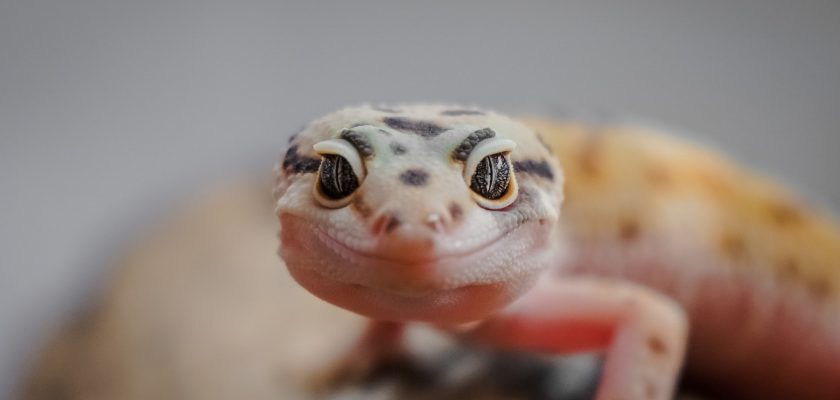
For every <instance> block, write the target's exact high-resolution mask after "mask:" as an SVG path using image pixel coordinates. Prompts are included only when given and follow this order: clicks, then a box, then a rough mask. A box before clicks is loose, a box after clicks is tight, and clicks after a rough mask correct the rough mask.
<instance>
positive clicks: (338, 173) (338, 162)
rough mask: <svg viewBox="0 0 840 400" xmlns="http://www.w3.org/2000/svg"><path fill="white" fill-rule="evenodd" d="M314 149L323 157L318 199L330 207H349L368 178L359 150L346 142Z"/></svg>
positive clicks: (326, 143)
mask: <svg viewBox="0 0 840 400" xmlns="http://www.w3.org/2000/svg"><path fill="white" fill-rule="evenodd" d="M313 148H314V149H315V151H316V152H317V153H318V154H321V165H320V167H318V180H317V181H316V182H315V188H314V195H315V199H316V200H318V202H319V203H320V204H321V205H322V206H324V207H328V208H339V207H343V206H345V205H347V204H349V203H350V200H351V199H352V198H353V194H354V193H355V192H356V189H358V188H359V186H360V185H361V182H362V180H364V178H365V169H364V164H362V159H361V157H359V153H358V151H357V150H356V149H355V148H354V147H353V146H352V145H351V144H350V143H348V142H347V141H346V140H343V139H331V140H325V141H323V142H319V143H316V144H315V145H314V146H313Z"/></svg>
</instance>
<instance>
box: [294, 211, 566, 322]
mask: <svg viewBox="0 0 840 400" xmlns="http://www.w3.org/2000/svg"><path fill="white" fill-rule="evenodd" d="M280 220H281V225H282V227H283V228H282V229H281V254H282V256H283V259H284V260H285V262H286V266H287V267H288V269H289V272H290V273H291V275H292V277H294V279H295V280H296V281H297V282H298V283H300V284H301V286H303V287H304V288H306V289H307V290H309V291H310V292H311V293H313V294H314V295H316V296H318V297H320V298H321V299H323V300H325V301H328V302H330V303H332V304H335V305H337V306H339V307H342V308H345V309H348V310H350V311H353V312H356V313H359V314H362V315H365V316H368V317H370V318H374V319H382V320H391V321H422V322H429V323H435V324H458V323H463V322H469V321H474V320H478V319H482V318H484V317H486V316H487V315H489V314H491V313H493V312H494V311H497V310H499V309H501V308H503V307H505V306H506V305H507V304H509V303H510V302H512V301H513V300H515V299H517V298H518V297H519V296H520V295H521V294H523V293H525V292H526V291H527V290H528V289H530V288H531V287H532V286H533V284H534V283H535V282H536V280H537V278H538V276H539V275H540V273H541V272H542V271H543V270H544V269H545V268H546V267H548V266H549V263H550V261H549V260H551V258H552V257H551V252H552V249H551V248H550V246H549V244H550V243H551V240H550V238H551V236H552V235H551V232H550V228H549V226H550V225H551V224H547V223H541V222H540V221H539V220H533V221H526V222H524V223H521V224H519V225H517V226H516V227H514V228H512V229H511V230H509V231H506V232H503V233H501V234H500V235H499V236H498V237H494V238H492V240H488V241H487V242H486V243H482V244H480V245H477V246H474V247H472V248H471V249H470V250H468V251H462V252H460V253H457V254H446V255H435V254H432V255H426V256H417V257H416V259H411V260H394V259H393V257H387V256H379V254H377V253H370V252H360V251H356V250H355V249H353V248H351V247H349V246H347V245H345V244H342V243H340V242H338V241H337V240H336V239H335V238H334V237H330V236H328V235H325V234H324V231H323V230H320V229H319V228H318V227H317V226H316V225H315V224H313V223H311V222H308V221H307V220H305V219H304V218H302V217H299V216H294V215H290V214H283V215H281V217H280Z"/></svg>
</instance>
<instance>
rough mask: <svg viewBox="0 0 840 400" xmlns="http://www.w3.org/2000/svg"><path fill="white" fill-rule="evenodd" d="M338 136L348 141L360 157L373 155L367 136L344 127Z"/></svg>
mask: <svg viewBox="0 0 840 400" xmlns="http://www.w3.org/2000/svg"><path fill="white" fill-rule="evenodd" d="M340 137H341V138H342V139H344V140H346V141H348V142H350V144H352V145H353V147H355V148H356V150H357V151H358V152H359V154H361V155H362V157H365V158H368V157H371V156H373V145H371V144H370V140H368V138H367V136H365V135H363V134H361V133H359V132H356V131H353V130H350V129H345V130H343V131H342V132H341V136H340Z"/></svg>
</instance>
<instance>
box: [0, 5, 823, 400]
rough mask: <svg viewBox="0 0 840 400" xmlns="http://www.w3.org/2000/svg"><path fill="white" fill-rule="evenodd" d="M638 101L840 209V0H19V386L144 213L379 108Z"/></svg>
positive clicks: (0, 125)
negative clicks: (349, 109) (318, 120)
mask: <svg viewBox="0 0 840 400" xmlns="http://www.w3.org/2000/svg"><path fill="white" fill-rule="evenodd" d="M418 100H420V101H424V100H425V101H431V100H443V101H448V102H464V103H470V104H472V103H476V104H480V105H483V106H488V107H491V108H495V109H498V110H501V111H508V112H513V113H520V112H530V113H539V114H543V115H548V116H551V115H555V116H558V115H562V114H563V111H564V110H572V111H574V110H584V111H592V112H595V113H596V114H597V113H609V112H620V113H624V114H630V115H635V116H640V117H642V118H643V119H647V120H651V121H658V122H661V123H663V124H665V125H666V126H674V127H679V128H680V129H683V130H686V131H688V132H696V133H695V134H694V136H695V137H698V138H701V140H703V141H705V142H708V143H711V144H713V145H714V146H716V147H718V148H720V149H723V150H725V151H726V152H728V153H730V154H732V155H734V156H736V157H737V158H739V159H740V160H742V161H743V162H745V163H746V164H748V165H750V166H751V167H754V168H757V169H761V170H763V171H765V172H766V173H767V174H769V175H772V176H775V177H777V178H779V179H781V180H783V181H785V182H787V183H788V184H790V185H792V186H794V187H795V188H797V189H799V190H801V191H803V192H804V193H805V196H806V198H807V199H809V200H810V201H812V202H814V203H816V204H820V205H822V206H824V207H828V208H833V209H835V210H836V209H837V206H838V205H840V179H838V175H840V157H838V156H837V155H836V153H837V152H838V150H840V2H837V1H834V0H826V1H810V0H808V1H794V0H790V1H786V2H784V1H776V0H771V1H768V0H749V1H725V0H721V1H703V2H699V1H694V2H688V1H682V2H680V1H672V0H655V1H653V0H652V1H642V0H633V1H628V0H620V1H619V0H615V1H603V2H597V4H596V2H587V1H576V2H568V1H566V2H561V1H551V2H548V1H546V2H499V1H451V2H438V3H434V4H432V3H430V2H422V3H421V2H414V3H401V2H396V1H380V2H373V1H365V2H353V4H350V2H336V3H335V4H327V3H320V2H319V3H315V2H311V3H305V2H297V3H291V2H281V1H237V2H229V3H222V2H216V1H204V2H200V1H189V0H176V1H142V2H141V1H135V2H128V1H115V0H101V1H91V0H83V1H58V0H56V1H38V0H20V1H15V0H3V1H2V2H0V188H2V189H0V190H2V192H0V194H1V195H0V257H2V258H0V260H2V264H0V397H2V398H5V397H8V395H9V394H10V393H11V391H12V389H13V387H14V385H15V382H16V380H17V379H18V377H19V376H20V375H21V373H22V372H21V371H22V368H25V367H26V366H27V365H28V363H29V357H30V356H31V354H32V353H33V351H34V350H35V349H36V347H37V345H38V344H39V343H40V342H41V341H42V340H43V339H44V338H45V337H47V336H48V335H49V332H50V330H51V329H54V328H55V327H56V326H57V325H58V324H59V323H60V322H61V321H62V320H66V319H67V318H69V316H70V315H72V314H71V312H72V311H73V310H75V309H78V307H79V306H80V305H81V304H83V303H84V302H85V300H86V299H89V298H90V295H91V293H92V292H93V291H94V289H96V288H97V283H98V282H101V279H102V277H103V276H104V274H105V273H106V272H107V268H108V265H109V262H110V261H112V260H113V259H114V258H115V257H116V256H118V255H119V253H120V251H121V249H124V248H126V247H127V246H129V244H130V240H131V238H132V237H136V235H137V233H138V232H141V231H142V230H143V229H144V227H146V226H149V225H150V224H152V223H154V221H156V220H159V219H160V218H161V217H160V216H161V215H163V214H164V213H165V212H167V210H169V209H171V208H172V207H173V204H176V203H177V200H178V199H182V198H186V197H188V196H189V195H190V194H191V193H196V192H198V191H200V190H201V189H202V188H205V187H206V186H208V185H210V184H212V183H213V182H218V181H224V180H232V179H236V178H237V177H240V176H248V175H252V176H254V175H256V176H259V175H260V174H262V175H263V176H268V174H269V171H270V168H271V165H272V163H273V160H274V158H275V156H276V153H277V152H278V151H279V149H280V147H281V144H282V143H283V141H284V139H285V137H287V136H288V135H289V134H290V133H291V132H293V131H294V130H296V129H297V128H298V127H300V126H301V125H302V124H304V123H305V122H307V121H308V120H309V119H311V118H313V117H315V116H317V115H319V114H322V113H325V112H328V111H330V110H332V109H334V108H337V107H340V106H343V105H348V104H355V103H360V102H365V101H371V102H391V101H398V102H399V101H418Z"/></svg>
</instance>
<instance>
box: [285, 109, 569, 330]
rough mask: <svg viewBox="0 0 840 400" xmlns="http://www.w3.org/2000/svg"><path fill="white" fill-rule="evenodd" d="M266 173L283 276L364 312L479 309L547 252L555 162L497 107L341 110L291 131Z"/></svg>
mask: <svg viewBox="0 0 840 400" xmlns="http://www.w3.org/2000/svg"><path fill="white" fill-rule="evenodd" d="M276 177H277V180H276V185H275V198H276V199H277V207H276V213H277V216H278V218H279V220H280V242H281V243H280V254H281V256H282V257H283V259H284V260H285V262H286V265H287V267H288V269H289V271H290V273H291V275H292V276H293V277H294V278H295V279H296V280H297V281H298V282H299V283H300V284H301V285H302V286H304V287H305V288H306V289H308V290H309V291H310V292H312V293H313V294H315V295H316V296H319V297H321V298H322V299H324V300H326V301H328V302H331V303H333V304H336V305H338V306H341V307H344V308H346V309H349V310H351V311H354V312H357V313H360V314H363V315H366V316H369V317H372V318H377V319H384V320H397V321H402V320H415V321H425V322H432V323H441V324H453V323H460V322H467V321H472V320H477V319H480V318H483V317H485V316H487V315H488V314H490V313H492V312H494V311H496V310H498V309H500V308H502V307H504V306H505V305H507V304H508V303H510V302H512V301H513V300H515V299H516V298H518V297H519V296H520V295H521V294H522V293H524V292H525V291H527V290H528V289H529V288H530V287H531V286H532V285H533V284H534V283H535V281H536V279H537V277H538V275H539V274H540V272H542V271H543V270H544V269H545V268H546V267H548V266H549V265H550V263H551V260H552V259H553V258H554V257H553V256H554V252H555V251H556V243H557V242H556V241H554V240H552V239H553V237H554V235H555V233H556V231H557V230H556V229H555V225H556V222H557V220H558V214H559V208H560V203H561V201H562V193H563V192H562V180H563V177H562V173H561V170H560V168H559V165H558V164H557V162H556V161H555V160H554V158H553V157H552V156H551V155H550V153H549V150H548V148H547V146H545V145H544V144H543V143H542V142H541V140H540V139H539V137H538V136H537V135H536V134H535V133H534V132H532V131H531V130H530V129H529V128H528V127H526V126H524V125H522V124H520V123H518V122H516V121H514V120H512V119H510V118H507V117H505V116H502V115H499V114H496V113H492V112H487V111H480V110H477V109H473V108H469V109H461V108H452V107H445V106H437V105H414V106H400V107H396V108H381V107H367V106H364V107H354V108H348V109H344V110H340V111H338V112H335V113H333V114H330V115H327V116H326V117H323V118H321V119H319V120H316V121H314V122H313V123H311V124H310V125H309V126H308V127H306V128H305V129H304V130H303V131H302V132H301V133H299V134H298V135H295V136H294V137H293V138H292V139H291V140H290V142H289V147H288V149H287V151H286V153H285V156H284V158H283V160H282V162H281V163H280V164H278V166H277V168H276Z"/></svg>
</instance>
